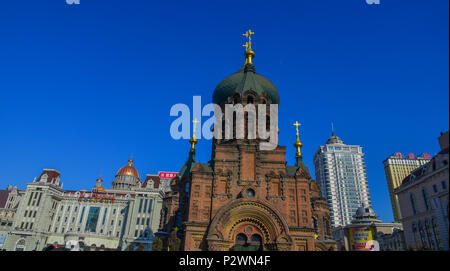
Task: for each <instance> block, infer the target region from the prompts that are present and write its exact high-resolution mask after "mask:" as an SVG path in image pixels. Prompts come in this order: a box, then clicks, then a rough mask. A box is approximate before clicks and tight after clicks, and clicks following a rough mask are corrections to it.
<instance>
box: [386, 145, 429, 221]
mask: <svg viewBox="0 0 450 271" xmlns="http://www.w3.org/2000/svg"><path fill="white" fill-rule="evenodd" d="M430 159H431V158H430V155H429V154H427V153H424V154H421V155H419V156H417V157H414V154H412V153H409V154H408V155H403V154H402V153H399V152H396V153H393V154H391V155H390V156H389V157H388V158H386V160H384V161H383V165H384V172H385V174H386V181H387V185H388V190H389V198H390V200H391V206H392V213H393V215H394V220H395V221H396V222H400V221H401V218H402V215H401V212H400V207H399V204H398V197H397V196H396V195H395V193H394V190H395V189H396V188H398V187H399V186H400V185H401V184H402V181H403V179H405V178H406V176H408V175H409V174H410V173H411V172H412V171H413V170H415V169H417V168H418V167H420V166H423V165H425V164H426V163H428V162H429V161H430Z"/></svg>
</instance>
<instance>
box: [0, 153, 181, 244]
mask: <svg viewBox="0 0 450 271" xmlns="http://www.w3.org/2000/svg"><path fill="white" fill-rule="evenodd" d="M167 174H168V177H166V178H164V177H165V176H164V175H167ZM175 174H176V173H160V174H159V175H146V178H145V180H144V181H143V182H141V179H140V177H139V174H138V171H137V170H136V168H134V166H133V160H132V159H130V160H129V161H128V164H127V165H126V166H124V167H122V168H121V169H120V170H119V171H118V172H117V174H116V176H115V179H114V181H113V183H112V188H111V189H107V188H104V187H103V184H102V183H103V180H102V179H101V178H98V179H97V182H96V184H95V186H94V187H93V188H92V189H91V191H87V190H80V191H71V190H64V189H63V187H62V185H61V178H60V175H61V174H60V172H59V171H57V170H55V169H44V170H43V172H42V174H41V175H40V176H39V178H38V179H36V180H35V181H33V182H31V183H27V188H26V190H25V191H23V196H22V198H21V199H20V202H19V204H18V206H17V209H16V211H15V216H14V219H13V222H12V225H10V227H9V230H8V231H7V233H6V239H5V240H4V244H3V248H4V249H6V250H42V249H43V248H45V247H47V246H48V245H51V244H59V245H67V246H68V247H69V248H73V249H77V246H79V245H81V247H83V248H84V249H87V250H116V249H118V250H151V247H152V242H153V239H154V232H156V231H157V230H158V226H159V222H160V215H161V204H162V198H163V196H164V193H165V192H166V189H167V188H168V187H169V184H168V182H169V181H170V177H175ZM160 176H163V178H161V177H160ZM166 183H167V184H166Z"/></svg>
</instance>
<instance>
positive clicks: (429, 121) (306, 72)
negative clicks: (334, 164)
mask: <svg viewBox="0 0 450 271" xmlns="http://www.w3.org/2000/svg"><path fill="white" fill-rule="evenodd" d="M156 2H158V3H156ZM448 5H449V3H448V1H445V0H427V1H424V0H420V1H419V0H399V1H388V0H381V4H380V5H367V4H366V3H365V0H340V1H337V0H314V1H313V0H296V1H254V2H245V1H244V2H243V1H230V0H228V1H211V0H209V1H199V0H196V1H147V0H127V1H125V0H121V1H119V0H109V1H106V0H105V1H100V0H81V4H80V5H67V4H66V3H65V0H39V1H34V0H33V1H31V0H28V1H17V0H4V1H1V2H0V94H1V95H0V98H1V107H0V127H1V132H0V171H1V172H2V174H1V177H0V187H1V188H2V189H4V187H6V185H7V184H13V185H17V186H18V187H19V188H21V189H24V188H25V187H26V185H25V184H26V182H29V181H32V180H33V178H34V177H37V176H39V174H40V173H41V171H42V169H43V168H55V169H58V170H59V171H61V172H62V176H61V179H62V181H63V183H64V188H65V189H89V188H90V187H92V186H93V185H94V184H95V180H96V178H97V177H98V176H99V174H100V172H102V174H103V178H104V180H105V183H106V186H108V187H109V186H110V184H111V182H112V181H113V178H114V175H115V173H116V172H117V170H118V169H119V168H120V167H122V166H123V165H125V164H126V162H127V160H128V158H129V156H130V153H132V154H133V158H134V160H135V166H136V168H137V169H138V170H139V172H143V173H156V172H158V171H163V170H168V171H178V170H179V169H180V168H181V166H182V164H183V163H184V161H185V159H186V157H187V153H188V150H189V144H188V142H187V140H179V141H175V140H173V139H172V138H171V137H170V134H169V127H170V124H171V122H172V121H173V120H174V119H175V118H174V117H170V116H169V110H170V108H171V106H172V105H173V104H175V103H185V104H188V105H189V106H192V96H193V95H201V96H202V100H203V103H209V102H211V100H212V92H213V90H214V88H215V87H216V85H217V84H218V83H219V82H220V81H221V80H222V79H223V78H225V77H226V76H228V75H230V74H231V73H233V72H235V71H237V70H238V69H239V68H240V67H241V66H242V64H243V61H244V59H243V53H244V51H243V50H244V48H243V47H242V46H241V44H243V42H244V38H243V37H242V36H241V34H242V33H244V32H245V31H246V30H247V29H248V28H251V29H252V30H253V31H254V32H255V33H256V34H255V36H254V39H253V48H254V50H255V52H256V57H255V59H254V63H255V66H256V71H257V72H258V73H260V74H262V75H264V76H266V77H268V78H269V79H270V80H271V81H272V82H273V83H274V84H275V85H276V86H277V88H278V90H279V93H280V96H281V102H280V120H279V121H280V138H279V144H280V145H285V146H287V160H288V163H289V164H293V163H294V155H295V150H294V147H293V146H292V144H293V143H294V141H295V127H294V126H292V123H294V122H295V121H297V120H298V121H300V122H301V123H303V126H302V129H301V140H302V142H303V144H304V147H303V149H302V152H303V154H304V160H305V162H306V164H307V166H309V168H310V170H311V172H314V166H313V163H312V160H313V155H314V153H315V151H316V150H317V148H318V147H319V146H320V145H323V144H324V143H325V142H326V140H327V138H328V137H329V136H330V133H331V132H330V130H331V129H330V123H331V122H334V125H335V130H336V134H337V135H338V136H339V137H341V138H342V139H343V140H344V142H346V143H347V144H355V145H362V146H363V147H364V149H363V150H364V152H365V154H366V164H367V175H368V181H369V188H370V192H371V196H372V201H373V207H374V209H375V211H376V212H377V213H378V214H380V215H381V218H382V219H383V220H385V221H392V211H391V207H390V202H389V197H388V191H387V185H386V180H385V176H384V170H383V165H382V161H383V160H384V159H385V158H386V157H387V156H388V155H389V154H391V153H393V152H403V153H409V152H412V153H416V154H417V153H422V152H428V153H431V154H435V153H436V152H438V151H439V145H438V141H437V137H438V136H439V133H440V132H441V131H446V130H448V127H449V126H448V123H449V102H448V99H449V78H448V73H449V62H448V61H449V60H448V59H449V54H448V53H449V36H448V31H449V29H448V22H449V17H448V9H449V7H448ZM197 150H198V151H197V157H198V158H199V159H200V161H201V162H207V161H208V160H209V159H210V157H211V141H207V140H200V143H199V144H198V145H197Z"/></svg>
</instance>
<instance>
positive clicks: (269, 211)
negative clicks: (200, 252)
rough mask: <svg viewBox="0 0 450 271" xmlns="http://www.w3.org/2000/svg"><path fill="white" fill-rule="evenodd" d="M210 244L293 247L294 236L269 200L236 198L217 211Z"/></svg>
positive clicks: (215, 247)
mask: <svg viewBox="0 0 450 271" xmlns="http://www.w3.org/2000/svg"><path fill="white" fill-rule="evenodd" d="M244 236H245V237H244ZM207 244H208V249H209V250H253V251H255V250H290V249H291V248H292V238H291V237H290V235H289V228H288V227H287V224H286V222H285V221H284V219H282V218H281V216H280V215H279V214H278V212H277V211H276V210H275V209H273V208H271V207H270V205H269V204H268V203H266V202H264V201H261V200H248V199H236V200H234V201H232V202H230V203H229V204H227V205H224V206H222V208H221V209H220V210H219V211H218V212H217V214H216V216H215V217H214V219H213V220H212V222H211V225H210V227H209V231H208V235H207Z"/></svg>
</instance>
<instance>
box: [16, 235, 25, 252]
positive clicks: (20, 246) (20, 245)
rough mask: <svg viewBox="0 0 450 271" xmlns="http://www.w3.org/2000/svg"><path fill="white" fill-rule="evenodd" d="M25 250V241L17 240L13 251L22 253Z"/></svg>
mask: <svg viewBox="0 0 450 271" xmlns="http://www.w3.org/2000/svg"><path fill="white" fill-rule="evenodd" d="M25 248H26V246H25V239H23V238H21V239H19V240H17V242H16V246H15V247H14V250H15V251H24V250H25Z"/></svg>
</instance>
